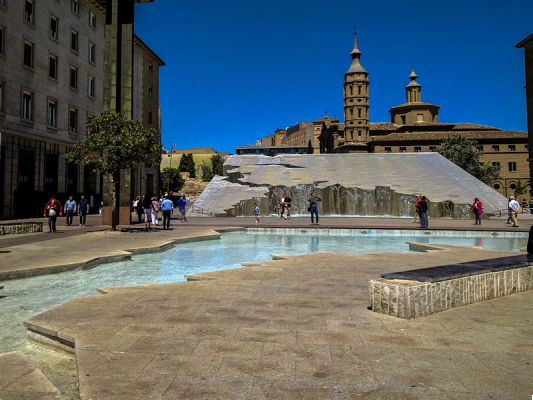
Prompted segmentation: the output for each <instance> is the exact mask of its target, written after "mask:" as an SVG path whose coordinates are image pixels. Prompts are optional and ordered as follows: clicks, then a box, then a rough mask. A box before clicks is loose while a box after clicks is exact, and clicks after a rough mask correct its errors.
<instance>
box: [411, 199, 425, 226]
mask: <svg viewBox="0 0 533 400" xmlns="http://www.w3.org/2000/svg"><path fill="white" fill-rule="evenodd" d="M428 210H429V207H428V201H427V199H426V196H416V199H415V216H414V217H413V220H412V221H411V223H413V224H414V223H416V219H417V217H418V218H419V220H420V228H422V229H428V228H429V218H428Z"/></svg>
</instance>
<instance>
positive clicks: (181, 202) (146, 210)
mask: <svg viewBox="0 0 533 400" xmlns="http://www.w3.org/2000/svg"><path fill="white" fill-rule="evenodd" d="M188 204H190V199H189V197H188V196H187V197H186V196H185V195H183V196H180V198H179V199H178V201H177V206H178V210H179V212H180V221H181V222H182V223H183V222H189V221H188V220H187V205H188ZM133 211H134V212H135V213H136V214H137V218H138V221H139V223H141V222H142V220H143V217H144V229H145V230H146V231H148V230H149V229H152V225H153V226H158V225H159V212H161V213H162V215H163V229H165V230H166V229H170V217H171V216H172V213H173V211H174V202H173V201H172V200H171V199H170V198H169V197H168V194H165V196H161V197H160V198H159V199H158V198H157V197H156V196H150V195H146V196H137V198H136V199H135V200H134V201H133Z"/></svg>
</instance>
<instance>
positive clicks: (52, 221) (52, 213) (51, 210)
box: [44, 196, 63, 233]
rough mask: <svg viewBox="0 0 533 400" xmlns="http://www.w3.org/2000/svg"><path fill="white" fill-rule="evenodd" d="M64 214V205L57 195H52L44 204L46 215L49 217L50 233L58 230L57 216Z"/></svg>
mask: <svg viewBox="0 0 533 400" xmlns="http://www.w3.org/2000/svg"><path fill="white" fill-rule="evenodd" d="M61 214H63V207H62V206H61V203H60V202H59V200H57V199H56V197H55V196H52V197H50V200H48V202H47V203H46V206H44V216H45V217H48V228H49V229H50V230H49V231H48V233H52V232H54V233H55V232H56V221H57V216H58V215H61Z"/></svg>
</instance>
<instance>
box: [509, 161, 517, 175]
mask: <svg viewBox="0 0 533 400" xmlns="http://www.w3.org/2000/svg"><path fill="white" fill-rule="evenodd" d="M509 172H516V161H510V162H509Z"/></svg>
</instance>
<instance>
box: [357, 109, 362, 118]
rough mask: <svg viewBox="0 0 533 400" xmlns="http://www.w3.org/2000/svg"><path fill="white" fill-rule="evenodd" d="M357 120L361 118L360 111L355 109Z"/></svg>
mask: <svg viewBox="0 0 533 400" xmlns="http://www.w3.org/2000/svg"><path fill="white" fill-rule="evenodd" d="M357 118H361V109H360V108H358V109H357Z"/></svg>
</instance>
